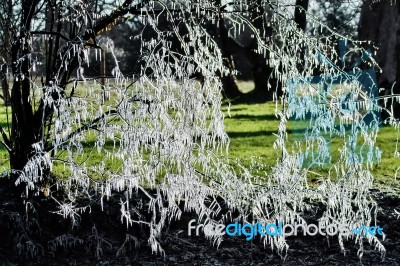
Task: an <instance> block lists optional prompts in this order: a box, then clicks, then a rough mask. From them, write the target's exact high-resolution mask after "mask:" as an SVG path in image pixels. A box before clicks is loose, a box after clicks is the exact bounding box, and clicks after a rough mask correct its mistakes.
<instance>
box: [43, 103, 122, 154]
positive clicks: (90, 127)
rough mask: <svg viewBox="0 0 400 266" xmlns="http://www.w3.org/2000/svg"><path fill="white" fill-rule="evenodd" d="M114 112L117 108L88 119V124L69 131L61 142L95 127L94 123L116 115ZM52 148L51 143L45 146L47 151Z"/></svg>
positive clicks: (116, 112)
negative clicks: (90, 119)
mask: <svg viewBox="0 0 400 266" xmlns="http://www.w3.org/2000/svg"><path fill="white" fill-rule="evenodd" d="M116 114H118V111H117V110H110V111H107V112H105V113H104V114H102V115H101V116H99V117H97V118H95V119H93V120H92V121H90V123H88V124H86V125H84V126H81V127H80V128H78V129H76V130H75V131H74V132H72V133H70V134H69V135H68V136H67V137H66V138H65V139H64V140H63V141H62V143H64V142H66V141H68V140H70V139H71V138H73V137H74V136H76V135H78V134H79V133H81V132H84V131H86V130H89V129H93V128H95V125H96V124H97V123H98V122H100V121H102V120H104V119H106V118H107V117H109V116H112V115H116ZM53 148H54V145H51V146H49V147H47V148H46V151H47V152H49V151H51V150H52V149H53Z"/></svg>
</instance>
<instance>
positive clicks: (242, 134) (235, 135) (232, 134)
mask: <svg viewBox="0 0 400 266" xmlns="http://www.w3.org/2000/svg"><path fill="white" fill-rule="evenodd" d="M277 132H278V131H277V130H260V131H250V132H249V131H247V132H229V131H228V132H227V133H228V136H229V137H230V138H249V137H262V136H272V134H273V133H275V134H276V133H277Z"/></svg>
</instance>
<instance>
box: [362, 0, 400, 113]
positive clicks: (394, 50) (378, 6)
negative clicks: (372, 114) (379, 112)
mask: <svg viewBox="0 0 400 266" xmlns="http://www.w3.org/2000/svg"><path fill="white" fill-rule="evenodd" d="M399 13H400V4H399V3H396V2H394V3H392V2H391V1H381V2H373V1H365V2H364V3H363V6H362V10H361V17H360V23H359V28H358V35H359V39H360V40H369V41H371V42H372V45H369V46H370V47H371V48H372V49H373V50H374V52H375V53H376V60H377V62H378V64H379V66H380V67H381V69H382V72H381V73H380V75H379V77H378V81H379V84H380V86H381V87H383V88H384V91H382V93H381V94H382V95H391V94H399V93H400V86H399V83H398V81H399V80H400V63H399V56H400V41H399V36H400V26H399V23H398V17H399ZM374 21H375V22H374ZM389 102H390V104H389V105H388V106H387V107H388V112H394V115H395V116H396V117H399V116H400V106H398V104H397V103H396V102H392V101H389ZM393 107H394V109H393V110H392V108H393Z"/></svg>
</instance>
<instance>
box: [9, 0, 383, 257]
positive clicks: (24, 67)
mask: <svg viewBox="0 0 400 266" xmlns="http://www.w3.org/2000/svg"><path fill="white" fill-rule="evenodd" d="M305 2H306V1H304V2H302V3H303V4H304V3H305ZM104 4H105V5H106V6H108V8H107V9H105V10H100V9H99V6H100V4H99V3H98V1H96V2H92V1H72V0H68V1H61V0H60V1H59V0H31V1H27V0H21V1H15V6H16V8H15V11H14V12H16V13H17V11H16V10H18V11H21V12H20V13H21V15H20V16H18V15H17V14H13V15H12V17H15V18H16V19H17V22H16V23H15V26H14V28H12V29H11V30H10V32H11V33H12V35H11V36H10V38H11V42H10V44H9V47H8V49H9V51H10V55H11V60H10V64H11V66H10V69H11V72H12V78H13V85H12V89H11V110H12V113H11V125H9V128H8V130H7V128H1V133H2V145H3V146H4V147H5V148H6V149H7V151H8V154H9V158H10V168H9V170H8V178H5V179H2V180H1V183H2V184H1V188H2V190H3V191H2V193H1V194H2V195H1V196H2V198H1V200H2V201H7V200H10V198H11V199H14V200H15V201H18V202H19V203H21V200H20V199H21V195H22V197H23V201H22V203H21V204H23V205H19V206H20V209H19V211H20V213H19V215H20V216H23V215H26V216H24V218H23V219H22V218H18V219H16V218H15V219H14V218H12V219H14V220H13V221H17V222H15V224H16V226H17V225H21V224H23V222H24V221H26V220H29V219H28V218H30V219H35V217H37V216H38V217H43V215H44V214H43V213H47V211H48V210H47V207H48V206H49V205H45V207H43V205H44V204H45V203H46V202H47V203H46V204H49V203H48V202H52V203H53V204H54V205H50V207H51V206H53V207H54V208H55V209H54V208H53V209H51V210H52V211H53V212H55V213H56V214H59V215H61V216H62V217H64V218H69V219H70V221H71V223H72V226H73V227H74V226H78V224H79V217H80V215H81V214H82V213H85V212H87V211H88V210H89V209H90V208H91V207H92V206H94V205H96V204H100V206H101V208H104V207H105V201H106V200H107V199H109V198H118V199H119V202H120V206H119V207H120V215H119V217H118V218H120V221H121V222H122V223H124V224H126V225H127V226H131V225H133V224H140V225H144V226H146V227H147V228H148V229H149V235H148V243H149V245H150V246H151V248H152V250H153V251H155V252H162V247H161V246H160V244H159V241H158V238H159V236H160V235H161V231H162V229H163V228H164V226H165V224H166V222H167V221H170V220H174V219H179V218H180V216H181V214H182V212H183V211H192V212H194V213H196V214H197V216H198V217H199V220H204V223H205V224H217V223H223V222H225V221H226V220H227V219H229V217H230V216H229V213H232V212H231V210H237V213H239V214H238V217H236V218H237V219H240V220H242V221H243V222H248V221H249V219H250V218H249V217H252V218H254V219H257V220H259V221H261V222H264V223H271V222H275V221H277V220H280V221H284V223H285V224H294V223H295V222H296V221H304V218H302V214H301V212H302V211H303V210H305V209H307V208H311V206H310V205H309V204H308V203H307V199H318V200H320V201H321V202H322V203H323V204H325V206H326V211H325V212H324V213H323V216H322V218H321V221H322V222H323V223H324V224H328V223H341V222H342V221H344V220H346V221H347V222H348V223H351V224H362V225H366V226H368V225H369V224H372V223H373V216H372V215H371V213H372V209H373V208H374V207H375V205H374V204H373V203H371V201H369V189H370V188H371V186H372V175H371V174H370V172H369V168H368V167H364V166H363V165H362V164H360V163H359V162H355V158H358V157H357V156H356V155H355V152H354V147H355V146H356V144H357V136H358V135H359V134H362V136H363V138H364V144H363V145H364V146H367V147H368V149H369V150H368V151H369V155H368V160H367V162H368V163H372V159H373V158H375V157H376V156H379V153H377V154H374V153H373V146H374V140H375V139H376V134H377V129H376V128H373V130H372V132H369V131H367V129H366V125H365V123H363V122H362V121H361V120H357V121H356V119H353V120H351V121H352V123H353V124H352V126H353V130H352V132H351V133H348V131H346V129H345V127H344V124H345V123H346V122H345V121H348V120H349V119H350V118H351V115H350V118H349V113H344V112H343V110H342V109H343V108H341V106H342V105H343V104H348V105H349V106H351V107H349V112H350V113H351V114H354V116H355V115H356V114H359V112H358V109H357V108H356V107H354V106H360V105H362V104H359V103H358V101H357V99H358V98H357V97H358V95H361V94H362V89H361V88H360V86H358V85H354V84H357V81H356V80H354V79H346V82H347V83H351V84H353V85H354V86H353V87H351V93H352V94H351V95H353V93H354V95H356V96H357V97H350V96H349V97H347V98H350V101H351V102H350V103H348V102H344V101H345V100H346V99H347V98H346V97H339V96H338V97H336V98H335V97H332V93H331V92H332V91H331V87H332V86H329V84H328V83H329V82H328V81H327V80H328V78H326V79H324V80H323V81H322V82H320V83H321V84H317V85H318V86H316V85H315V82H314V83H313V80H310V79H309V77H310V76H312V75H313V73H314V69H319V70H320V72H321V73H322V74H323V75H324V77H335V75H336V76H340V75H344V76H345V77H348V74H347V73H346V72H345V71H344V69H341V68H338V67H337V66H335V65H334V64H332V62H338V61H340V59H341V55H338V54H336V53H335V46H336V40H337V39H338V38H339V37H342V36H341V35H340V34H338V33H336V32H335V31H333V30H332V29H330V28H329V27H326V28H327V30H329V31H331V32H332V35H333V37H334V38H333V37H332V38H325V39H319V37H318V36H312V35H309V34H307V33H306V32H305V31H304V30H303V28H302V27H303V26H304V19H297V20H296V19H295V18H294V13H295V12H294V10H293V5H287V4H285V3H281V1H242V0H240V1H239V0H238V1H227V2H225V3H224V2H222V1H221V2H219V1H208V0H205V1H150V0H142V1H133V0H125V1H122V2H121V4H120V5H116V4H115V3H114V1H111V2H109V1H107V2H104ZM303 9H305V8H303ZM296 14H297V13H296ZM129 16H134V17H136V19H138V20H140V22H141V23H142V24H143V25H144V29H146V28H150V29H151V32H152V33H151V34H148V35H145V34H144V33H143V32H144V30H143V31H141V32H139V33H138V35H137V36H132V38H140V39H141V47H140V51H139V52H140V64H139V65H140V71H139V72H131V73H122V71H121V68H120V65H119V60H118V53H117V48H116V47H115V45H114V42H113V40H112V39H110V38H104V36H102V34H103V33H104V32H106V31H109V30H111V29H112V28H113V26H114V25H115V24H116V23H118V21H120V20H123V19H128V17H129ZM163 16H165V17H166V18H167V19H168V20H169V21H170V24H168V25H166V24H165V23H163V21H162V20H161V18H162V17H163ZM225 17H229V19H230V20H231V22H232V23H233V24H232V26H231V27H230V28H229V29H227V28H224V27H225V26H226V25H225V23H224V22H223V19H224V18H225ZM297 17H298V18H299V15H297ZM205 20H207V21H211V22H212V23H213V24H214V25H216V27H217V29H218V32H219V33H216V35H218V34H220V36H217V37H219V38H216V36H215V35H213V34H211V33H210V31H209V30H208V29H207V28H206V25H207V23H204V22H205ZM313 22H314V23H320V22H319V21H317V20H314V21H313ZM257 23H259V26H257ZM182 25H183V26H182ZM182 27H183V28H184V30H182ZM244 27H248V28H250V30H251V33H252V35H253V36H252V45H251V47H252V48H251V54H252V55H253V56H254V58H257V60H261V59H262V60H264V59H265V60H266V63H267V64H266V65H264V66H265V68H264V69H262V71H259V76H257V78H259V79H260V80H263V82H264V81H266V80H267V76H265V75H266V73H265V72H266V70H268V71H269V72H273V73H271V74H273V77H274V78H275V79H276V81H277V82H281V83H282V84H286V86H285V91H284V95H283V97H282V98H280V100H282V102H283V105H282V106H283V109H280V108H277V110H276V113H277V116H279V117H280V119H281V122H280V125H279V128H278V132H277V140H276V142H275V144H274V147H275V148H277V149H280V150H281V153H282V158H281V160H279V161H278V162H277V164H276V165H275V166H274V167H273V170H272V173H271V174H269V175H267V176H257V175H254V174H252V172H251V171H250V170H249V169H247V168H246V167H244V166H243V165H241V164H240V163H235V162H232V161H229V160H228V159H227V158H226V156H225V155H226V149H227V148H228V144H229V139H228V136H227V134H226V133H225V131H224V125H223V113H222V111H221V108H220V107H221V100H222V99H221V89H222V84H221V76H224V75H229V74H231V73H232V72H231V69H229V65H228V63H227V61H226V60H227V55H228V54H225V51H226V49H228V47H229V45H226V46H224V44H221V43H223V41H224V36H223V35H225V37H226V35H227V34H228V37H229V35H232V37H233V39H234V38H236V37H237V36H239V35H240V34H241V33H242V32H243V31H244V29H243V28H244ZM321 27H325V26H324V25H323V24H322V23H321ZM171 36H173V37H174V38H177V39H178V40H179V41H180V45H181V49H179V50H178V49H176V50H175V49H172V48H171V47H172V43H171ZM102 37H103V38H102ZM221 40H222V41H221ZM35 41H37V42H39V43H41V44H42V45H41V46H39V47H36V46H34V45H33V43H35ZM349 41H350V40H349ZM102 46H103V47H104V46H107V47H108V49H109V51H110V56H109V57H111V58H113V70H112V71H111V75H110V76H108V77H106V79H109V80H111V81H112V82H109V83H107V82H106V84H105V85H104V86H101V85H103V84H101V80H102V78H104V76H99V77H88V76H86V75H85V72H84V69H85V68H87V67H89V66H90V64H91V63H92V62H91V60H90V58H91V57H90V52H92V53H94V54H95V56H94V58H95V60H101V59H100V58H101V57H102V52H101V47H102ZM238 49H239V48H238ZM353 49H354V50H355V51H361V52H363V51H364V50H363V49H362V47H361V45H360V43H357V42H356V41H354V47H353ZM35 54H39V55H41V57H35V56H34V55H35ZM299 55H301V56H299ZM38 58H39V59H38ZM260 58H261V59H260ZM321 58H322V60H321ZM39 61H40V63H42V64H45V74H44V75H43V76H37V74H36V73H35V72H34V69H33V66H34V64H35V63H39ZM327 62H328V63H327ZM371 64H374V61H373V60H371ZM261 65H262V64H261ZM299 65H301V66H302V67H299ZM196 73H201V75H202V77H203V80H202V82H198V81H196V80H194V79H193V78H192V77H193V75H195V74H196ZM268 78H269V76H268ZM317 83H318V82H317ZM322 83H324V84H322ZM331 83H332V82H331ZM320 85H324V86H320ZM299 87H300V91H299ZM304 87H305V88H306V91H305V92H304V93H301V90H302V89H304ZM316 87H317V88H318V89H315V88H316ZM323 88H328V89H329V90H324V89H323ZM104 90H106V91H107V93H108V94H109V95H110V98H109V99H104ZM299 93H300V96H299V97H296V95H297V96H298V95H299ZM335 99H336V100H335ZM317 100H318V101H322V102H318V101H317ZM366 101H367V102H368V104H370V105H373V104H374V102H373V100H368V99H367V100H366ZM356 103H357V104H356ZM277 106H278V105H277ZM310 112H311V114H312V116H313V119H314V120H313V121H314V123H313V127H312V129H311V131H310V132H311V133H312V134H311V133H310V134H311V135H312V137H314V139H312V140H309V139H307V141H306V145H307V146H306V149H307V150H311V148H310V147H311V146H312V145H314V144H315V142H318V145H320V146H321V147H322V148H321V150H323V151H324V152H325V153H326V147H327V146H326V143H325V142H324V141H323V139H322V137H321V134H322V133H321V132H324V131H329V133H331V134H333V135H334V134H336V136H338V137H341V138H343V142H344V143H343V149H342V152H341V155H340V159H339V160H338V162H337V163H336V164H334V165H333V166H332V168H331V170H332V171H329V172H330V174H329V176H326V177H323V178H322V177H321V186H320V187H319V188H318V189H311V188H310V187H309V186H308V184H307V175H308V174H309V173H310V172H309V171H308V170H309V169H303V168H302V167H301V166H300V165H301V164H299V161H300V162H301V161H302V160H303V159H304V158H303V157H302V155H301V153H300V151H301V149H302V147H301V143H298V145H297V146H296V147H297V148H298V150H297V151H296V152H293V151H294V150H295V148H292V147H287V144H286V134H287V132H286V124H287V120H288V119H289V118H290V117H292V116H296V117H305V116H306V114H307V113H310ZM357 117H359V115H358V116H357ZM374 118H375V117H374ZM337 120H339V121H340V125H339V130H338V129H337V127H335V121H337ZM358 129H359V130H358ZM7 131H9V132H7ZM359 132H361V133H359ZM99 158H100V159H99ZM234 166H235V167H234ZM60 169H62V171H60ZM237 169H239V170H237ZM60 172H63V173H64V174H63V175H62V173H60ZM331 173H332V174H331ZM334 180H336V181H334ZM360 180H361V181H360ZM354 195H356V196H354ZM136 197H139V198H140V200H135V199H136ZM40 198H44V199H45V200H43V201H40V200H39V199H40ZM221 200H223V202H224V204H221ZM43 202H45V203H43ZM180 204H181V205H180ZM1 206H5V207H4V208H8V207H7V206H10V205H8V204H2V205H1ZM21 206H22V207H21ZM181 206H183V208H181ZM223 207H225V208H227V209H228V210H229V211H226V212H225V213H224V212H222V208H223ZM2 208H3V207H2ZM39 210H40V211H39ZM1 213H2V214H3V213H6V214H9V213H12V214H13V215H8V216H9V217H16V216H17V217H20V216H18V215H14V212H6V211H4V212H1ZM32 213H34V214H35V215H36V216H35V215H32ZM38 213H39V214H38ZM143 213H146V215H144V214H143ZM6 214H5V215H6ZM32 217H33V218H32ZM10 219H11V218H10ZM38 219H39V218H38ZM39 220H40V219H39ZM43 220H45V218H43V219H42V220H41V221H42V222H43ZM32 224H35V223H32ZM19 228H20V229H21V230H22V231H23V233H21V234H22V235H23V236H24V237H25V238H27V239H30V236H31V235H30V234H31V233H32V232H29V230H27V229H24V228H25V227H24V226H20V227H19ZM92 231H93V235H94V237H95V238H96V239H98V238H99V236H98V234H97V230H96V229H95V227H94V229H93V230H92ZM211 237H212V239H213V240H215V241H216V243H220V241H221V236H219V235H212V236H211ZM25 238H24V239H25ZM343 238H344V236H340V237H339V241H342V240H343ZM365 238H367V239H368V240H369V241H370V243H373V244H374V245H375V246H376V247H378V248H379V250H380V251H381V252H382V253H383V252H384V248H383V246H382V245H381V243H380V242H379V240H378V239H377V237H375V236H365V237H364V236H360V237H357V238H356V241H357V242H358V243H359V244H360V248H361V249H362V244H363V239H365ZM19 239H22V237H20V238H18V239H17V240H16V241H20V240H19ZM263 240H264V241H265V243H266V244H268V245H271V246H272V247H276V248H277V249H278V250H279V251H283V250H285V249H287V248H288V245H287V243H286V241H285V236H284V235H281V236H279V237H272V236H265V237H264V238H263ZM100 242H101V241H100ZM24 243H25V244H23V243H22V244H21V243H19V242H18V243H14V244H16V246H17V247H18V248H19V249H21V250H22V251H21V250H20V251H21V252H27V253H32V254H35V253H37V252H38V249H39V248H38V245H36V246H35V245H33V244H31V243H33V241H25V242H24ZM341 243H342V242H341ZM28 244H29V245H28ZM342 248H343V249H344V247H343V245H342Z"/></svg>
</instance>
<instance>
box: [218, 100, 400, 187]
mask: <svg viewBox="0 0 400 266" xmlns="http://www.w3.org/2000/svg"><path fill="white" fill-rule="evenodd" d="M223 110H224V113H225V116H226V117H225V126H226V131H227V133H228V135H229V137H230V140H231V142H230V147H229V157H230V158H240V159H242V160H244V161H245V162H246V160H248V159H249V158H250V157H251V156H255V157H258V158H260V160H261V162H262V163H263V164H265V165H266V166H267V169H266V170H267V171H269V170H270V169H271V167H272V166H274V165H275V164H276V161H277V160H279V158H280V151H279V150H275V149H274V148H273V143H274V141H275V140H276V136H275V135H273V134H274V133H275V134H276V133H277V126H278V123H279V120H278V119H277V118H276V117H275V115H274V114H275V103H273V102H268V103H263V104H235V105H231V107H230V112H229V113H230V116H229V115H228V105H225V106H223ZM288 129H289V131H288V132H289V136H288V139H289V141H290V140H292V139H294V135H293V134H290V124H289V127H288ZM397 137H398V132H397V131H396V130H395V129H394V128H393V127H391V126H384V127H382V128H381V129H380V132H379V134H378V138H377V143H376V146H377V147H379V149H380V150H381V152H382V161H381V162H380V163H379V164H378V163H377V164H374V165H373V169H372V173H373V175H374V177H375V180H374V182H375V186H377V187H379V188H390V187H396V188H400V180H399V179H400V171H399V179H397V180H395V178H394V176H395V172H396V170H397V168H398V167H400V159H399V158H395V157H394V153H395V143H396V139H397ZM296 139H299V138H298V136H297V137H296ZM289 143H290V142H289ZM341 143H342V140H341V139H340V138H335V139H334V140H333V142H332V145H331V151H332V156H333V161H334V160H335V159H337V158H338V157H339V151H338V149H339V148H340V146H341ZM399 149H400V147H399ZM312 170H313V171H315V172H317V173H320V174H326V173H327V172H328V169H312ZM316 177H317V176H310V181H314V180H316Z"/></svg>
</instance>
